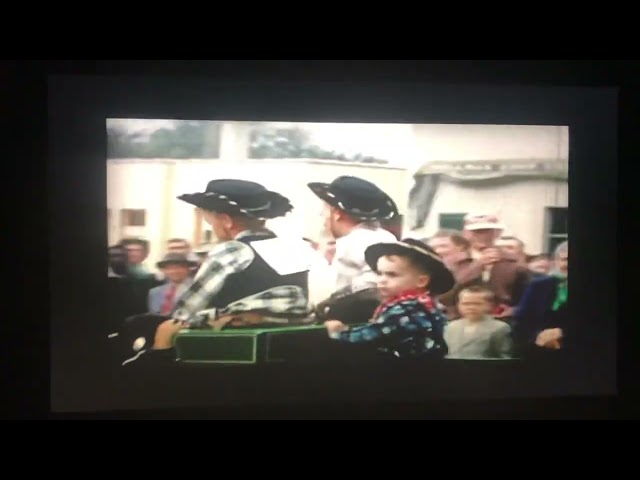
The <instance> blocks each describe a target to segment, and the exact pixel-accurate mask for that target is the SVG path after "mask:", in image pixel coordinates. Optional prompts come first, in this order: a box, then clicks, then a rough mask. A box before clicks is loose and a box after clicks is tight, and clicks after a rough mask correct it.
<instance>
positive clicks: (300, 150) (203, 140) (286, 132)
mask: <svg viewBox="0 0 640 480" xmlns="http://www.w3.org/2000/svg"><path fill="white" fill-rule="evenodd" d="M219 151H220V124H219V123H217V122H198V121H188V122H180V123H179V124H178V126H177V127H176V128H175V129H171V128H161V129H158V130H156V131H154V132H153V133H152V134H151V135H145V134H143V133H127V132H125V131H123V130H121V129H118V128H116V127H113V126H111V127H109V128H108V129H107V158H217V157H218V155H219ZM249 158H254V159H267V158H312V159H323V160H337V161H341V162H357V163H369V164H383V165H384V164H386V163H388V162H387V161H386V160H381V159H377V158H374V157H366V156H362V155H360V154H357V155H354V156H348V155H345V154H343V153H339V152H334V151H329V150H325V149H323V148H320V147H319V146H318V145H313V144H311V142H310V137H309V134H308V133H307V132H306V131H304V130H302V129H300V128H272V127H265V126H262V125H256V126H254V127H253V128H252V129H251V132H250V137H249Z"/></svg>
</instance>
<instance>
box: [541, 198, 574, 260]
mask: <svg viewBox="0 0 640 480" xmlns="http://www.w3.org/2000/svg"><path fill="white" fill-rule="evenodd" d="M546 213H547V215H546V217H547V218H546V224H547V228H546V238H545V246H546V250H547V252H549V253H553V251H554V250H555V248H556V247H557V246H558V245H559V244H560V243H562V242H564V241H565V240H567V239H568V238H569V209H568V208H565V207H549V208H547V212H546Z"/></svg>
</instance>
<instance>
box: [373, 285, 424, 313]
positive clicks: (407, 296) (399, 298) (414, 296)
mask: <svg viewBox="0 0 640 480" xmlns="http://www.w3.org/2000/svg"><path fill="white" fill-rule="evenodd" d="M407 300H417V301H418V302H419V303H421V304H422V305H424V306H425V307H426V308H427V310H428V311H430V312H432V311H433V310H435V304H434V302H433V299H432V298H431V296H430V295H429V292H428V291H426V290H420V289H412V290H405V291H404V292H402V293H400V294H398V295H396V296H394V297H391V298H389V299H388V300H385V301H384V302H382V303H381V304H380V305H379V306H378V308H377V309H376V311H375V312H374V314H373V318H377V317H378V316H380V314H382V312H384V311H385V310H386V309H387V308H389V307H391V306H393V305H395V304H397V303H400V302H405V301H407Z"/></svg>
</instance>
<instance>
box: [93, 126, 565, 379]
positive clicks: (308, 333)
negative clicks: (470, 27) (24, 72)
mask: <svg viewBox="0 0 640 480" xmlns="http://www.w3.org/2000/svg"><path fill="white" fill-rule="evenodd" d="M106 128H107V135H108V152H107V178H108V188H107V209H108V211H107V219H106V221H107V224H108V245H109V251H108V259H109V262H108V271H107V272H105V274H106V275H107V276H108V280H109V285H110V289H109V296H110V298H109V304H110V305H112V306H113V308H112V311H111V312H110V314H109V315H110V318H109V322H110V330H111V331H112V333H111V334H110V335H109V336H108V338H107V339H106V340H105V341H108V342H110V343H111V344H112V345H113V349H114V351H117V352H118V358H119V360H118V362H121V364H122V366H123V367H127V366H131V365H135V364H136V363H138V364H140V363H141V362H154V363H157V364H159V365H162V364H163V362H164V364H167V365H168V364H171V365H174V366H175V365H176V364H177V365H179V366H181V367H182V366H184V367H185V368H188V367H190V366H193V365H205V366H206V365H209V366H211V367H214V366H216V367H224V366H225V365H245V366H246V367H247V368H252V367H255V366H257V365H260V364H268V363H299V362H304V361H305V359H310V358H311V357H313V358H315V359H321V360H322V361H323V362H331V361H332V356H333V355H334V354H336V355H337V353H336V352H340V355H345V354H346V355H347V357H348V358H353V359H354V360H357V358H358V357H366V356H374V357H376V358H380V359H388V361H390V362H393V361H396V360H397V359H398V358H401V359H402V358H405V359H406V358H409V359H411V358H418V359H419V358H424V359H425V360H433V361H441V360H442V361H444V360H446V361H449V360H451V361H453V360H518V359H521V358H524V357H526V356H527V355H528V354H529V353H531V352H540V351H542V352H544V351H552V350H558V349H563V348H567V342H569V341H570V340H571V336H567V335H566V326H567V318H566V317H567V303H568V290H567V272H568V232H567V224H568V221H567V219H568V153H569V152H568V135H569V129H568V127H565V126H519V125H454V124H447V125H444V124H415V125H412V124H371V123H368V124H354V123H284V122H275V123H274V122H249V121H247V122H236V121H233V122H231V121H229V122H227V121H186V120H179V121H178V120H166V119H123V118H113V119H108V120H107V125H106ZM342 358H344V357H342Z"/></svg>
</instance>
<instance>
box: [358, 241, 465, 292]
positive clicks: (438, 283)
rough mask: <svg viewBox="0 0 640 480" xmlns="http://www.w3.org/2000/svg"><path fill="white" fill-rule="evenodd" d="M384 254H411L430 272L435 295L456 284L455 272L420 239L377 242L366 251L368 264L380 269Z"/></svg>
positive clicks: (432, 289) (431, 285)
mask: <svg viewBox="0 0 640 480" xmlns="http://www.w3.org/2000/svg"><path fill="white" fill-rule="evenodd" d="M384 255H409V256H410V257H411V259H412V260H413V261H414V262H417V263H419V264H421V265H422V266H423V267H424V269H425V270H426V271H427V272H429V277H430V281H429V291H430V292H431V293H432V294H433V295H441V294H443V293H446V292H448V291H449V290H451V289H452V288H453V286H454V284H455V280H454V278H453V274H452V273H451V271H450V270H449V269H448V268H447V267H446V266H445V264H444V262H443V261H442V258H440V256H439V255H438V254H437V253H436V252H435V251H434V250H433V249H432V248H431V247H429V246H428V245H426V244H425V243H423V242H421V241H420V240H415V239H413V238H407V239H403V240H401V241H399V242H395V243H377V244H375V245H371V246H370V247H368V248H367V249H366V250H365V252H364V258H365V260H366V261H367V264H368V265H369V266H370V267H371V268H372V269H373V271H375V272H377V271H378V259H379V258H380V257H382V256H384Z"/></svg>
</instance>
